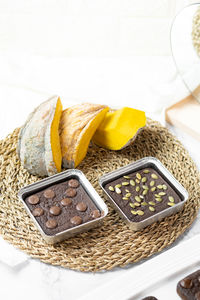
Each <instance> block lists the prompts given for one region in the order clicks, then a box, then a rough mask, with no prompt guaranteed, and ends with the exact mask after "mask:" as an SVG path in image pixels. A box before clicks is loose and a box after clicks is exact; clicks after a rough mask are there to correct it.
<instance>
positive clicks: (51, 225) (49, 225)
mask: <svg viewBox="0 0 200 300" xmlns="http://www.w3.org/2000/svg"><path fill="white" fill-rule="evenodd" d="M57 225H58V223H57V221H56V220H54V219H50V220H48V221H47V222H46V227H47V228H49V229H54V228H56V227H57Z"/></svg>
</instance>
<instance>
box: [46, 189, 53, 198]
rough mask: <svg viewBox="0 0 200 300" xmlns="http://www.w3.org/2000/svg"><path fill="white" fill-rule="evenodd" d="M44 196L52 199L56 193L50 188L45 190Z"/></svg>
mask: <svg viewBox="0 0 200 300" xmlns="http://www.w3.org/2000/svg"><path fill="white" fill-rule="evenodd" d="M44 197H45V198H47V199H52V198H54V197H55V193H54V191H53V190H51V189H48V190H46V191H44Z"/></svg>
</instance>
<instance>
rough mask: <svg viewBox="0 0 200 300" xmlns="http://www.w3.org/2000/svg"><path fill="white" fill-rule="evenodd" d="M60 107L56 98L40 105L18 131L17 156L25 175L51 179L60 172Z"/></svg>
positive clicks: (58, 99) (59, 102)
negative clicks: (50, 177) (25, 170)
mask: <svg viewBox="0 0 200 300" xmlns="http://www.w3.org/2000/svg"><path fill="white" fill-rule="evenodd" d="M61 113H62V104H61V101H60V98H59V97H58V96H54V97H52V98H50V99H48V100H47V101H45V102H43V103H41V104H40V105H39V106H38V107H36V109H35V110H34V111H33V112H32V113H31V114H30V115H29V117H28V119H27V121H26V123H25V124H24V126H23V127H22V128H21V130H20V133H19V139H18V155H19V158H20V161H21V164H22V165H23V166H24V168H25V169H27V170H28V171H29V173H31V174H33V175H38V176H41V177H43V176H51V175H53V174H56V173H57V172H60V171H61V162H62V155H61V148H60V139H59V131H58V129H59V122H60V117H61Z"/></svg>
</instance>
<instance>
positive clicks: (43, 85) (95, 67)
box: [0, 0, 200, 300]
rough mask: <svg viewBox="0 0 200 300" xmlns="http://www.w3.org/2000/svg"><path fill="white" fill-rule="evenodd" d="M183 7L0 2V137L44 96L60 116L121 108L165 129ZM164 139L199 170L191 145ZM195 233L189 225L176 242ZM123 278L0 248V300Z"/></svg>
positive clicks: (64, 293)
mask: <svg viewBox="0 0 200 300" xmlns="http://www.w3.org/2000/svg"><path fill="white" fill-rule="evenodd" d="M192 2H194V1H189V0H187V1H186V0H107V1H106V0H48V1H47V0H34V1H30V0H29V1H28V0H17V1H16V0H13V1H11V0H10V1H8V0H0V101H1V102H0V103H1V107H0V137H1V138H2V137H5V136H6V135H7V134H8V133H9V132H11V131H12V130H13V129H14V128H15V127H17V126H20V125H22V124H23V123H24V121H25V119H26V117H27V115H28V113H29V112H30V111H31V110H32V109H33V108H34V107H35V106H36V105H37V104H39V103H40V102H42V101H43V100H45V99H46V98H47V97H48V96H50V95H52V94H58V95H60V96H61V99H63V101H64V103H65V105H66V106H67V105H71V104H73V103H77V102H83V101H91V102H96V103H106V104H109V105H110V106H120V105H129V106H132V107H135V108H139V109H142V110H145V111H146V112H147V114H148V115H150V116H153V117H155V118H157V119H159V120H161V121H162V123H164V118H163V116H164V115H163V112H164V109H165V107H166V106H168V105H170V104H171V103H173V102H175V101H178V100H180V99H182V98H183V97H185V96H186V95H187V94H188V91H187V90H186V88H185V87H184V85H183V83H182V81H181V79H180V78H179V76H178V74H177V71H176V69H175V67H174V63H173V60H172V58H171V53H170V42H169V41H170V39H169V32H170V25H171V22H172V19H173V17H174V16H175V14H176V13H177V12H178V11H179V10H180V9H181V8H182V7H183V6H185V5H187V4H189V3H192ZM171 130H173V132H174V133H175V134H176V135H177V136H178V137H179V138H180V139H181V140H182V142H183V143H184V145H185V146H186V148H187V149H188V150H189V151H190V153H191V155H192V157H193V159H194V160H195V161H196V163H197V164H198V166H199V167H200V164H199V161H200V160H199V159H200V155H199V143H198V142H196V141H195V140H193V139H191V138H190V137H188V136H186V135H184V134H183V133H182V132H180V131H179V130H176V129H174V128H171ZM199 232H200V226H198V222H195V224H194V226H193V227H192V230H191V231H189V232H188V233H187V235H186V236H185V239H187V238H189V237H191V236H193V235H195V234H197V233H199ZM125 273H126V269H125V270H120V269H118V270H115V271H113V272H106V273H103V274H96V275H94V274H82V273H79V272H74V271H71V270H64V269H61V268H58V267H52V266H48V265H44V264H42V263H40V262H38V261H36V260H31V259H29V258H28V257H26V256H24V255H23V254H22V253H21V252H20V253H19V252H17V251H16V250H15V249H14V248H13V247H12V246H8V244H7V243H6V242H4V241H3V240H1V239H0V282H1V290H0V297H1V298H2V299H4V300H10V299H15V300H18V299H20V300H24V299H27V297H28V299H29V300H32V299H36V298H37V299H39V300H40V299H41V300H46V299H48V300H51V299H53V300H57V299H58V300H62V299H67V300H71V299H72V300H74V299H81V297H82V296H84V295H86V294H87V293H88V292H90V291H92V290H93V289H95V288H98V287H99V286H101V285H102V288H103V284H105V283H106V282H109V281H111V280H113V279H115V278H118V277H121V276H122V274H125ZM164 293H165V294H166V291H165V292H164ZM88 299H89V298H88ZM96 299H97V298H96ZM99 299H101V295H99ZM170 299H172V298H170ZM174 299H178V298H177V297H176V296H174ZM122 300H123V299H122ZM172 300H173V299H172Z"/></svg>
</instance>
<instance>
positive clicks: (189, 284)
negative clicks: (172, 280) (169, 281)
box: [180, 278, 193, 289]
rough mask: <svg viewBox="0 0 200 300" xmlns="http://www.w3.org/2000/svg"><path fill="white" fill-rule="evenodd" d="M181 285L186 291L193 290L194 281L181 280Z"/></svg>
mask: <svg viewBox="0 0 200 300" xmlns="http://www.w3.org/2000/svg"><path fill="white" fill-rule="evenodd" d="M180 285H181V286H182V287H183V288H184V289H191V287H192V285H193V284H192V280H191V279H189V278H184V279H183V280H181V282H180Z"/></svg>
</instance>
